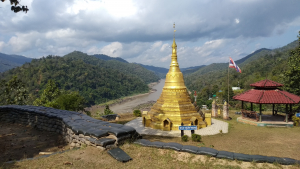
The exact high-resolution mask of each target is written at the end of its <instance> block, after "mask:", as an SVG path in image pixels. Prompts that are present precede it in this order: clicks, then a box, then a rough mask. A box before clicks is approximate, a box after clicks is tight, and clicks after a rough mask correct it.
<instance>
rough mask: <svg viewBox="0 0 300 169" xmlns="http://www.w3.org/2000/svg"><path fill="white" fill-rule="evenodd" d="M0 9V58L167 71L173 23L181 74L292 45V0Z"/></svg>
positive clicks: (113, 1) (74, 2)
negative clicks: (97, 59)
mask: <svg viewBox="0 0 300 169" xmlns="http://www.w3.org/2000/svg"><path fill="white" fill-rule="evenodd" d="M20 4H21V5H27V6H28V8H29V11H28V13H24V12H19V13H14V12H13V11H11V10H10V8H11V5H10V3H9V0H6V1H5V2H0V52H1V53H5V54H18V55H23V56H25V57H30V58H40V57H43V56H48V55H58V56H64V55H66V54H68V53H70V52H73V51H75V50H76V51H81V52H84V53H87V54H90V55H93V54H106V55H108V56H111V57H121V58H123V59H125V60H127V61H128V62H136V63H142V64H146V65H152V66H158V67H164V68H168V67H169V66H170V62H171V53H172V49H171V45H172V42H173V33H174V28H173V23H174V22H175V25H176V26H175V29H176V34H175V38H176V43H177V55H178V62H179V66H180V67H182V68H185V67H191V66H199V65H209V64H211V63H226V62H229V57H231V58H232V59H233V60H239V59H241V58H243V57H245V56H247V55H248V54H251V53H252V52H254V51H256V50H258V49H260V48H268V49H274V48H278V47H282V46H284V45H287V44H288V43H290V42H292V41H294V40H297V35H299V33H298V32H299V31H300V10H299V7H300V1H299V0H288V1H285V0H226V1H225V0H213V1H212V0H184V1H179V0H147V1H146V0H63V1H62V0H51V1H49V0H21V1H20Z"/></svg>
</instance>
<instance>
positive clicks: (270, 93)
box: [233, 79, 300, 122]
mask: <svg viewBox="0 0 300 169" xmlns="http://www.w3.org/2000/svg"><path fill="white" fill-rule="evenodd" d="M250 86H252V87H254V89H251V90H248V91H246V92H244V93H242V94H239V95H236V96H234V97H233V99H235V100H241V101H242V109H243V108H244V106H243V103H244V102H250V103H251V111H253V105H252V103H255V104H259V108H260V110H259V113H260V118H259V120H260V121H261V105H262V104H273V115H274V105H275V104H285V105H286V110H285V113H286V122H287V121H288V118H287V114H290V113H291V112H292V104H298V103H299V102H300V97H299V96H297V95H294V94H292V93H289V92H287V91H283V90H280V89H278V87H282V86H283V84H280V83H277V82H274V81H271V80H268V79H266V80H262V81H259V82H256V83H253V84H250ZM288 105H290V111H288Z"/></svg>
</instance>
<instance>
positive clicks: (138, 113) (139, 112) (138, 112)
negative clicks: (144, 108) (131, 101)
mask: <svg viewBox="0 0 300 169" xmlns="http://www.w3.org/2000/svg"><path fill="white" fill-rule="evenodd" d="M133 115H134V116H135V117H142V113H141V110H134V111H133Z"/></svg>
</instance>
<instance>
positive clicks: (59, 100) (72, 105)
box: [34, 80, 86, 111]
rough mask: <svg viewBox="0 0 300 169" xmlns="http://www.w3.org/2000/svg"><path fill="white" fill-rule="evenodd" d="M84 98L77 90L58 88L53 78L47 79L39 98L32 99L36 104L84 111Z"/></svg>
mask: <svg viewBox="0 0 300 169" xmlns="http://www.w3.org/2000/svg"><path fill="white" fill-rule="evenodd" d="M85 103H86V100H85V99H84V97H82V96H81V95H80V94H79V92H71V91H64V90H60V89H59V87H58V84H56V83H55V81H54V80H48V83H47V85H46V89H45V90H44V91H43V93H42V95H41V97H40V98H37V99H36V100H35V101H34V105H36V106H45V107H53V108H56V109H61V110H70V111H84V107H85Z"/></svg>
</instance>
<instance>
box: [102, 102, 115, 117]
mask: <svg viewBox="0 0 300 169" xmlns="http://www.w3.org/2000/svg"><path fill="white" fill-rule="evenodd" d="M109 114H114V112H113V111H112V110H110V109H109V105H108V104H107V105H105V109H104V115H109Z"/></svg>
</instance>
